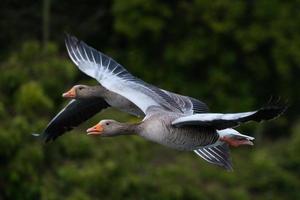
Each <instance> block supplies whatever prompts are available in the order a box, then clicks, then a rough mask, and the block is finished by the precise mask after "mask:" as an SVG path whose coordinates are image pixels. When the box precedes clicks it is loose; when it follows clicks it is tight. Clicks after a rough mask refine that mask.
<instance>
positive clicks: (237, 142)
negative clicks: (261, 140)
mask: <svg viewBox="0 0 300 200" xmlns="http://www.w3.org/2000/svg"><path fill="white" fill-rule="evenodd" d="M220 141H222V142H226V143H227V144H229V145H230V146H233V147H238V146H241V145H253V142H251V141H250V140H247V139H241V140H239V139H234V138H231V137H226V136H223V137H221V138H220Z"/></svg>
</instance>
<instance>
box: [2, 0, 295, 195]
mask: <svg viewBox="0 0 300 200" xmlns="http://www.w3.org/2000/svg"><path fill="white" fill-rule="evenodd" d="M50 1H51V20H47V12H48V11H49V10H50ZM47 2H48V3H49V4H47ZM1 5H2V6H1V7H0V30H1V34H0V44H1V48H0V60H1V61H0V69H1V73H0V120H1V123H0V147H1V148H0V170H1V173H0V199H47V200H49V199H61V198H65V199H220V200H221V199H264V200H265V199H272V200H273V199H280V200H281V199H299V198H300V196H299V189H300V181H299V180H300V174H299V172H300V171H299V165H300V160H299V156H298V153H299V146H300V139H299V138H300V137H299V131H300V128H299V124H300V122H299V110H300V108H299V104H298V102H299V101H300V94H299V92H298V91H299V87H300V82H299V80H298V77H299V75H300V69H299V66H300V59H299V58H300V27H299V23H300V13H299V7H300V2H299V1H297V0H291V1H286V2H284V1H278V0H260V1H235V2H233V1H229V0H215V1H210V0H193V1H170V0H168V1H158V0H152V1H146V0H127V1H121V0H114V1H108V0H102V1H97V0H89V1H85V2H84V3H83V2H82V1H79V0H75V1H72V2H71V1H56V0H44V1H38V2H36V1H32V0H25V1H16V0H3V1H2V2H1ZM47 5H49V7H48V6H47ZM47 7H48V8H47ZM43 8H44V9H43ZM47 10H48V11H47ZM47 27H49V29H48V30H47ZM65 31H66V32H70V33H71V34H75V35H76V36H77V37H79V38H80V39H82V40H84V41H86V42H87V43H89V44H90V45H92V46H93V47H95V48H97V49H99V50H101V51H103V52H104V53H106V54H108V55H111V56H112V57H113V58H115V59H116V60H118V61H119V62H120V63H121V64H123V65H124V66H125V67H126V68H127V69H128V70H129V71H131V72H132V73H133V74H135V75H137V76H138V77H140V78H142V79H144V80H145V81H147V82H150V83H153V84H155V85H158V86H160V87H162V88H165V89H168V90H171V91H174V92H179V93H183V94H186V95H190V96H194V97H196V98H199V99H202V100H205V101H206V102H208V104H209V105H210V107H211V109H212V111H216V112H223V111H224V112H225V111H230V112H234V111H240V110H249V109H255V108H257V107H258V106H261V105H262V104H263V103H266V101H267V99H268V98H269V97H270V96H271V95H279V96H282V97H283V98H287V99H289V102H290V105H291V106H290V109H289V110H288V111H287V113H286V114H285V115H284V116H282V117H281V118H279V119H277V120H276V121H274V122H269V123H268V124H266V125H264V126H261V125H253V124H251V125H245V126H243V127H241V129H240V130H241V132H246V133H247V134H249V133H250V134H251V133H253V135H254V136H255V137H256V138H257V140H256V145H255V147H254V148H253V149H251V150H250V149H243V148H240V149H239V150H234V151H233V153H232V154H233V155H232V156H233V162H234V168H235V172H234V173H227V172H225V171H222V170H221V169H219V168H217V167H214V166H212V165H210V164H207V163H205V161H202V160H201V159H200V158H199V157H197V156H196V155H194V154H192V153H187V152H177V151H174V150H171V149H167V148H165V147H162V146H160V145H158V144H153V143H151V142H147V141H145V140H143V139H142V138H138V137H134V136H132V137H116V138H113V139H109V138H106V139H99V138H89V137H86V136H85V134H82V133H84V129H85V128H86V127H88V126H90V125H91V124H93V123H94V122H96V121H98V120H99V119H102V118H115V119H117V120H121V121H135V120H137V119H132V118H130V117H129V116H128V115H125V114H123V113H119V112H117V111H115V110H112V109H110V110H108V111H107V112H104V113H102V114H101V115H99V116H96V117H95V118H93V119H92V120H91V121H90V122H89V123H88V124H84V125H82V126H81V127H80V128H79V129H76V130H75V131H72V133H70V134H66V135H65V136H64V137H61V138H59V140H57V141H56V142H54V143H51V144H49V145H42V144H41V143H40V141H38V140H36V138H32V137H31V135H30V133H32V132H33V131H38V130H42V129H43V128H44V127H45V125H46V124H47V122H48V121H49V120H50V119H51V117H53V116H54V114H55V113H57V112H58V110H59V109H60V108H61V107H62V106H63V104H65V101H64V100H62V99H61V93H62V92H63V91H65V90H66V89H68V88H69V87H70V86H72V85H74V84H77V83H82V82H88V83H90V84H96V81H93V82H91V81H90V79H89V78H88V77H87V76H85V75H83V74H82V73H80V72H79V70H78V69H77V68H76V67H74V65H73V64H72V62H71V61H70V59H69V58H68V57H67V55H66V50H65V47H64V44H63V32H65ZM47 35H48V36H47ZM50 35H51V37H49V36H50ZM47 38H49V40H50V41H49V42H45V41H47V40H48V39H47Z"/></svg>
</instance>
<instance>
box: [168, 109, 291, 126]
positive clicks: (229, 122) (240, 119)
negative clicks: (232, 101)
mask: <svg viewBox="0 0 300 200" xmlns="http://www.w3.org/2000/svg"><path fill="white" fill-rule="evenodd" d="M285 110H286V106H267V107H263V108H261V109H259V110H257V111H252V112H243V113H231V114H223V113H204V114H195V115H190V116H185V117H180V118H178V119H176V120H174V121H173V122H172V125H174V126H176V127H180V126H184V125H197V126H203V127H213V128H215V129H218V130H221V129H226V128H232V127H235V126H238V125H239V124H241V123H245V122H248V121H256V122H260V121H262V120H270V119H273V118H275V117H278V116H279V115H281V114H282V113H283V112H284V111H285Z"/></svg>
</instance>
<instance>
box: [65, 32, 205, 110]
mask: <svg viewBox="0 0 300 200" xmlns="http://www.w3.org/2000/svg"><path fill="white" fill-rule="evenodd" d="M65 43H66V47H67V50H68V53H69V56H70V58H71V59H72V61H73V62H74V63H75V64H76V65H77V66H78V68H79V69H80V70H81V71H82V72H83V73H85V74H87V75H88V76H90V77H92V78H95V79H96V80H97V81H98V82H99V83H100V84H101V85H102V86H104V87H105V88H106V89H108V90H110V91H112V92H115V93H118V94H120V95H122V96H123V97H125V98H127V99H128V100H130V101H131V102H133V103H134V104H136V105H137V107H139V108H140V109H141V110H142V111H143V112H144V113H145V114H146V111H147V109H148V108H149V107H150V106H160V107H162V108H164V109H166V110H170V111H173V112H180V113H190V114H192V113H191V112H192V111H193V102H192V100H190V99H189V98H188V97H184V98H183V96H181V95H178V96H176V94H174V93H169V92H167V91H164V90H161V89H159V88H157V87H155V86H153V85H151V84H148V83H146V82H144V81H142V80H141V79H138V78H136V77H134V76H133V75H131V74H130V73H129V72H128V71H127V70H126V69H125V68H124V67H123V66H122V65H120V64H119V63H117V62H116V61H115V60H113V59H112V58H110V57H108V56H107V55H105V54H103V53H101V52H100V51H97V50H96V49H94V48H92V47H90V46H88V45H87V44H86V43H84V42H83V41H79V40H78V39H77V38H75V37H73V36H69V35H67V36H66V39H65ZM179 101H182V102H183V104H184V106H183V104H181V105H180V104H178V102H179ZM188 104H189V105H188ZM189 109H190V110H189ZM191 109H192V110H191ZM204 110H205V109H204Z"/></svg>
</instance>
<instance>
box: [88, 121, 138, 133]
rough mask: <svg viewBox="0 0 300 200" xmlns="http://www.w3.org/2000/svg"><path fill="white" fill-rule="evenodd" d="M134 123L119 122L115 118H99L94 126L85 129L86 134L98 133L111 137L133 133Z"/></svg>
mask: <svg viewBox="0 0 300 200" xmlns="http://www.w3.org/2000/svg"><path fill="white" fill-rule="evenodd" d="M134 127H135V125H133V124H126V123H120V122H117V121H115V120H110V119H109V120H101V121H100V122H99V123H98V124H96V125H95V126H93V127H91V128H89V129H87V131H86V132H87V134H88V135H99V136H103V137H105V136H106V137H112V136H117V135H124V134H133V133H134V132H135V128H134Z"/></svg>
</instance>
